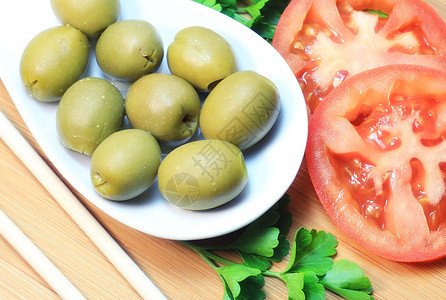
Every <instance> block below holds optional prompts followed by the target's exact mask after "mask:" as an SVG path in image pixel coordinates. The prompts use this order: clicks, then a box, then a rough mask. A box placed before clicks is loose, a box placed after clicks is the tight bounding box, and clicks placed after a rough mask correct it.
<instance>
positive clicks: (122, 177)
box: [90, 129, 161, 201]
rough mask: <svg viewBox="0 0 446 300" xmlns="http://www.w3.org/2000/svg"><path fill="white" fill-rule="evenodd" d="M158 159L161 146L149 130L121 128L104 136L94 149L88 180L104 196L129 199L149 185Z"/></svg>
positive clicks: (110, 198)
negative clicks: (89, 178)
mask: <svg viewBox="0 0 446 300" xmlns="http://www.w3.org/2000/svg"><path fill="white" fill-rule="evenodd" d="M160 162H161V150H160V147H159V145H158V142H157V141H156V139H155V138H154V137H153V136H152V135H151V134H150V133H148V132H147V131H144V130H141V129H125V130H121V131H118V132H115V133H113V134H112V135H110V136H109V137H108V138H106V139H105V140H104V141H103V142H102V143H101V144H100V145H99V147H98V148H97V149H96V151H95V152H94V153H93V155H92V157H91V168H90V177H91V182H92V183H93V186H94V188H95V189H96V191H97V192H98V193H99V194H100V195H101V196H102V197H104V198H106V199H109V200H116V201H123V200H129V199H132V198H135V197H137V196H139V195H140V194H142V193H143V192H145V191H146V190H147V189H148V188H149V187H150V186H151V185H152V183H153V181H154V180H155V177H156V174H157V171H158V167H159V165H160Z"/></svg>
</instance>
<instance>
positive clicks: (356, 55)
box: [272, 0, 446, 114]
mask: <svg viewBox="0 0 446 300" xmlns="http://www.w3.org/2000/svg"><path fill="white" fill-rule="evenodd" d="M365 9H373V10H379V11H382V12H384V13H386V14H388V15H389V17H388V18H379V22H378V23H377V24H376V27H374V28H373V30H367V27H368V26H369V27H370V26H372V25H373V26H375V24H374V23H373V21H372V20H368V21H366V20H365V19H370V18H366V17H364V16H362V17H358V18H352V16H353V14H352V13H351V11H355V12H357V11H360V12H362V11H363V10H365ZM362 14H363V15H369V16H370V14H366V13H362ZM355 22H356V23H355ZM361 22H362V23H363V25H364V24H366V25H365V26H363V27H361ZM351 24H354V25H351ZM352 26H353V27H352ZM355 26H356V27H355ZM308 28H310V29H308ZM358 28H359V29H358ZM361 28H362V29H361ZM370 29H371V28H370ZM359 33H361V34H359ZM312 35H314V36H313V37H311V36H312ZM324 35H325V36H324ZM309 37H311V38H309ZM417 44H419V45H417ZM272 45H273V47H274V48H275V49H276V50H278V52H279V53H280V54H281V55H282V56H283V57H284V58H285V60H286V61H287V63H288V64H289V66H290V67H291V69H292V70H293V72H294V74H295V75H296V78H297V79H298V80H299V82H300V83H301V86H302V89H303V92H304V96H305V99H306V101H307V105H308V108H309V111H310V114H312V113H313V112H314V110H315V109H316V107H317V106H318V105H319V103H320V102H322V100H323V98H324V97H325V96H326V95H327V94H328V93H329V92H330V90H331V89H333V87H334V86H336V85H338V84H339V83H340V82H342V81H343V80H344V79H345V78H348V77H350V76H353V75H355V74H357V73H360V72H362V71H364V70H368V69H371V68H374V67H378V66H383V65H389V64H418V65H424V66H428V67H431V68H436V69H439V70H444V69H446V23H445V22H444V21H443V20H442V18H441V17H440V15H439V14H438V13H437V12H436V11H435V10H434V9H433V8H432V7H430V6H429V5H428V4H426V3H425V2H423V1H422V0H381V1H377V0H346V1H341V0H292V1H291V2H290V3H289V5H288V6H287V8H286V9H285V11H284V12H283V14H282V16H281V18H280V20H279V22H278V25H277V28H276V31H275V35H274V38H273V41H272ZM324 48H325V49H326V50H324ZM339 72H340V74H342V76H338V73H339Z"/></svg>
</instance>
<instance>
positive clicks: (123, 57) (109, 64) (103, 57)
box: [96, 20, 164, 81]
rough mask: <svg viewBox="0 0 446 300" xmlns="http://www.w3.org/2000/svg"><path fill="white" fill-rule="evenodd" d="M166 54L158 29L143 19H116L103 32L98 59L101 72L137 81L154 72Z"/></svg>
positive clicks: (97, 53)
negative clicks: (117, 20) (116, 20)
mask: <svg viewBox="0 0 446 300" xmlns="http://www.w3.org/2000/svg"><path fill="white" fill-rule="evenodd" d="M163 56H164V48H163V41H162V39H161V36H160V35H159V33H158V31H157V29H156V28H155V27H154V26H153V25H152V24H150V23H149V22H146V21H143V20H124V21H120V22H116V23H114V24H112V25H110V26H109V27H107V29H106V30H105V31H104V32H103V33H102V34H101V36H100V37H99V39H98V42H97V44H96V60H97V62H98V65H99V67H100V68H101V69H102V71H103V72H104V73H106V74H108V75H109V76H111V77H113V78H117V79H122V80H128V81H135V80H137V79H138V78H140V77H142V76H144V75H147V74H150V73H152V72H155V71H156V70H158V68H159V66H160V65H161V61H162V60H163Z"/></svg>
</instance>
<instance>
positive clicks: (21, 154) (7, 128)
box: [0, 112, 166, 299]
mask: <svg viewBox="0 0 446 300" xmlns="http://www.w3.org/2000/svg"><path fill="white" fill-rule="evenodd" d="M0 138H1V139H2V140H3V141H4V142H5V143H6V144H7V145H8V147H9V148H10V149H11V150H12V151H13V152H14V154H15V155H16V156H17V157H18V158H19V159H20V160H21V161H22V162H23V163H24V165H25V166H26V167H27V168H28V169H29V170H30V171H31V173H33V175H34V176H35V177H36V178H37V180H38V181H39V182H40V183H41V184H42V185H43V186H44V187H45V189H46V190H47V191H48V192H49V193H50V194H51V195H52V196H53V198H54V199H55V200H56V201H57V202H58V203H59V205H60V206H62V208H63V209H64V210H65V211H66V212H67V213H68V215H70V217H71V218H72V219H73V220H74V222H76V223H77V225H78V226H79V227H80V228H81V229H82V230H83V231H84V233H85V234H86V235H87V236H88V237H89V238H90V239H91V241H92V242H93V243H94V244H95V245H96V246H97V247H98V248H99V250H101V252H102V253H103V254H104V255H105V257H107V259H108V260H109V261H110V262H111V263H112V264H113V265H114V266H115V268H116V269H117V270H118V271H119V272H120V273H121V274H122V276H123V277H124V278H125V279H126V280H127V281H128V282H129V283H130V285H131V286H132V287H133V288H134V289H135V290H136V291H137V292H138V294H139V295H140V296H141V297H143V299H166V297H165V296H164V295H163V294H162V293H161V291H160V290H159V289H158V288H157V287H156V286H155V284H154V283H153V282H152V281H151V280H150V279H149V278H148V277H147V276H146V275H145V273H144V272H143V271H142V270H141V269H140V268H139V267H138V266H137V265H136V263H135V262H134V261H133V260H132V259H131V258H130V257H129V256H128V255H127V254H126V253H125V251H124V250H123V249H122V248H121V247H120V246H119V245H118V243H117V242H116V241H115V240H114V239H113V238H112V237H111V236H110V234H109V233H108V232H107V231H106V230H105V229H104V227H102V225H101V224H100V223H99V222H98V221H97V220H96V219H95V218H94V217H93V216H92V215H91V214H90V212H89V211H88V210H87V209H86V208H85V207H84V206H83V205H82V203H81V202H80V201H79V199H77V197H76V196H75V195H74V194H73V193H72V192H71V190H70V189H69V188H68V187H67V186H66V185H65V184H64V183H63V182H62V180H61V179H60V178H59V177H58V176H57V175H56V173H54V172H53V170H52V169H51V168H50V167H49V166H48V165H47V164H46V163H45V161H44V160H43V159H42V158H41V157H40V155H39V154H38V153H37V152H36V151H35V150H34V148H33V147H32V146H31V145H30V144H29V143H28V142H27V141H26V140H25V138H24V137H23V136H22V135H21V134H20V132H19V131H18V130H17V129H16V128H15V127H14V126H13V125H12V123H11V122H10V121H9V120H8V118H6V116H5V115H4V114H3V113H1V112H0Z"/></svg>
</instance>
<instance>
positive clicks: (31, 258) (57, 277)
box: [0, 209, 86, 300]
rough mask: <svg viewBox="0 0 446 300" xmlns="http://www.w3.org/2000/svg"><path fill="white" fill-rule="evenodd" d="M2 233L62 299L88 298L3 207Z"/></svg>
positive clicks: (1, 214) (0, 231)
mask: <svg viewBox="0 0 446 300" xmlns="http://www.w3.org/2000/svg"><path fill="white" fill-rule="evenodd" d="M0 234H1V235H2V236H3V237H4V238H5V239H6V240H7V241H8V243H9V244H10V245H11V246H12V247H14V249H15V250H16V251H17V252H18V253H19V254H20V255H21V256H22V257H23V258H24V259H25V260H26V261H27V262H28V264H30V265H31V266H32V267H33V268H34V270H35V271H36V272H37V273H38V274H39V275H40V276H42V278H43V279H44V280H45V281H46V282H47V283H48V284H49V285H50V286H51V287H52V288H53V290H54V291H55V292H56V293H57V294H58V295H59V296H60V297H61V298H62V299H67V300H71V299H73V300H80V299H86V298H85V297H84V296H83V295H82V294H81V292H79V290H78V289H77V288H76V287H75V286H74V285H73V284H72V283H71V282H70V281H69V280H68V279H67V277H65V275H64V274H63V273H62V272H61V271H60V270H59V269H58V268H57V267H56V266H55V265H54V264H53V263H52V262H51V261H50V260H49V259H48V257H46V256H45V254H43V252H42V251H40V249H39V248H38V247H37V246H36V245H35V244H34V243H33V242H32V241H31V240H30V239H29V238H28V237H27V236H26V235H25V234H24V233H23V232H22V231H21V230H20V228H19V227H17V225H15V223H14V222H13V221H12V220H11V219H10V218H9V217H8V216H7V215H6V214H5V213H4V212H3V210H1V209H0Z"/></svg>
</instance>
